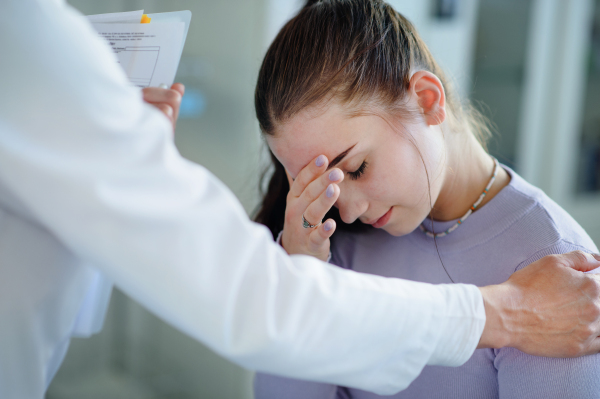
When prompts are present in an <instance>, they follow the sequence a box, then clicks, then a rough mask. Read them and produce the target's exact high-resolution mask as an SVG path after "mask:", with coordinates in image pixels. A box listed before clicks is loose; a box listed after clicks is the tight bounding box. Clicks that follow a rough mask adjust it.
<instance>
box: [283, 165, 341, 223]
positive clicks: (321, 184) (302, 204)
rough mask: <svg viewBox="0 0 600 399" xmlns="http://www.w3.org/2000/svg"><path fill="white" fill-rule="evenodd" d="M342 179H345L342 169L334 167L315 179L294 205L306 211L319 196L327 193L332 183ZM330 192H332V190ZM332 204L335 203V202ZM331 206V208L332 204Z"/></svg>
mask: <svg viewBox="0 0 600 399" xmlns="http://www.w3.org/2000/svg"><path fill="white" fill-rule="evenodd" d="M342 180H344V173H343V172H342V171H341V170H340V169H337V168H334V169H332V170H331V171H330V172H329V173H324V174H323V175H322V176H320V177H319V178H318V179H316V180H313V181H312V182H311V183H310V184H309V185H308V187H306V188H305V189H304V191H303V192H302V195H300V198H298V200H297V201H296V203H295V204H294V207H298V209H302V212H306V210H307V208H308V207H309V206H310V205H311V204H312V203H313V202H315V201H317V198H319V197H322V196H323V195H324V194H326V192H327V188H328V187H329V185H330V184H333V183H340V182H341V181H342ZM336 185H337V184H336ZM330 194H332V193H331V192H330ZM329 198H331V197H329ZM336 199H337V197H336ZM334 202H335V201H334ZM331 205H333V203H332V204H331ZM329 208H331V206H330V207H329ZM305 215H306V214H305ZM321 217H322V216H321Z"/></svg>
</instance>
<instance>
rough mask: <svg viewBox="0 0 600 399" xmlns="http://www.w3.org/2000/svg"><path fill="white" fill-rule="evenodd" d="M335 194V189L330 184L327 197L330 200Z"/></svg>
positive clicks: (326, 191)
mask: <svg viewBox="0 0 600 399" xmlns="http://www.w3.org/2000/svg"><path fill="white" fill-rule="evenodd" d="M334 193H335V189H334V188H333V184H330V185H328V186H327V190H325V195H326V196H327V197H328V198H331V197H333V194H334Z"/></svg>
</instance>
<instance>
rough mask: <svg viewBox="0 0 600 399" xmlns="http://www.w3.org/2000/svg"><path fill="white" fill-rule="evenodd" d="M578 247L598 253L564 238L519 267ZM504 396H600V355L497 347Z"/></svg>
mask: <svg viewBox="0 0 600 399" xmlns="http://www.w3.org/2000/svg"><path fill="white" fill-rule="evenodd" d="M575 250H584V251H586V252H597V250H596V249H595V248H593V249H592V248H584V247H581V246H579V245H576V244H572V243H569V242H566V241H561V242H559V243H558V244H556V245H553V246H551V247H549V248H546V249H544V250H542V251H540V252H538V253H536V254H535V255H534V256H533V257H531V258H530V259H528V260H527V261H525V262H523V263H522V264H520V265H519V266H518V267H517V270H518V269H522V268H523V267H525V266H527V265H528V264H530V263H533V262H535V261H536V260H538V259H541V258H543V257H544V256H546V255H552V254H561V253H567V252H571V251H575ZM494 352H495V354H496V357H495V360H494V365H495V367H496V369H497V370H498V385H499V392H500V398H501V399H509V398H510V399H515V398H527V399H562V398H578V399H598V398H600V379H599V378H598V376H599V375H600V355H598V354H597V355H590V356H584V357H578V358H568V359H556V358H547V357H539V356H531V355H528V354H525V353H523V352H521V351H519V350H517V349H514V348H502V349H495V350H494Z"/></svg>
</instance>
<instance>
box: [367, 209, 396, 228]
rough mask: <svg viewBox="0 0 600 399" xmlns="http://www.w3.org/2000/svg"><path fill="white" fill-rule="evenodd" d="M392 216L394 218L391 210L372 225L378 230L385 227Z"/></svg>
mask: <svg viewBox="0 0 600 399" xmlns="http://www.w3.org/2000/svg"><path fill="white" fill-rule="evenodd" d="M391 216H392V208H390V210H389V211H387V212H386V213H385V214H384V215H383V216H382V217H380V218H379V219H377V220H376V221H375V222H374V223H371V225H372V226H373V227H375V228H376V229H378V228H380V227H383V226H385V225H386V224H387V222H389V220H390V217H391Z"/></svg>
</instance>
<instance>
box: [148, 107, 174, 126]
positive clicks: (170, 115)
mask: <svg viewBox="0 0 600 399" xmlns="http://www.w3.org/2000/svg"><path fill="white" fill-rule="evenodd" d="M152 105H154V106H155V107H156V108H158V109H159V110H160V111H161V112H162V113H163V114H165V115H166V116H167V118H169V120H170V121H171V122H173V108H171V106H170V105H168V104H164V103H160V104H152Z"/></svg>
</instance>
